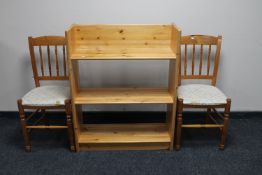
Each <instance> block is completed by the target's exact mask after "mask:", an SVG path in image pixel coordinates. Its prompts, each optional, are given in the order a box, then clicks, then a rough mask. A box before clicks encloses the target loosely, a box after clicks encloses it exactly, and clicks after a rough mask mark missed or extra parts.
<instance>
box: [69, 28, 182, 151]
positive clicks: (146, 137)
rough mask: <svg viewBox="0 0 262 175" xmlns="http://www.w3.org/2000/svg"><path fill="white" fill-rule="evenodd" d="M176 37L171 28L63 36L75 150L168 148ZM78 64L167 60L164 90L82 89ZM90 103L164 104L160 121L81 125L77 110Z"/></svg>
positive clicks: (170, 146)
mask: <svg viewBox="0 0 262 175" xmlns="http://www.w3.org/2000/svg"><path fill="white" fill-rule="evenodd" d="M180 37H181V31H180V30H179V29H178V28H177V27H176V26H175V25H174V24H156V25H142V24H140V25H130V24H129V25H72V26H71V27H70V28H69V29H68V30H67V31H66V38H67V48H68V50H67V54H68V63H69V72H70V86H71V96H72V112H73V124H74V131H75V144H76V149H77V151H82V150H152V149H170V150H172V149H173V142H174V129H175V117H176V112H175V111H176V87H177V76H178V65H179V54H180V53H179V52H180V45H179V44H180ZM79 60H169V75H168V76H169V77H168V86H167V87H165V88H134V87H130V88H123V87H118V88H82V87H80V83H79V79H80V78H79V76H80V73H81V72H79V68H78V63H79ZM156 81H157V80H156ZM93 104H166V105H167V117H166V122H165V123H139V124H138V123H132V124H130V123H129V124H85V123H83V120H82V105H93Z"/></svg>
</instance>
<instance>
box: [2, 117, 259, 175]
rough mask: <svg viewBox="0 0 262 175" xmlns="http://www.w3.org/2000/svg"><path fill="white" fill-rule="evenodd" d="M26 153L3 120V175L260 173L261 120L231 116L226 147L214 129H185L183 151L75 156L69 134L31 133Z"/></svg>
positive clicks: (16, 131) (13, 126)
mask: <svg viewBox="0 0 262 175" xmlns="http://www.w3.org/2000/svg"><path fill="white" fill-rule="evenodd" d="M31 139H32V145H33V150H32V152H31V153H26V152H25V151H24V149H23V140H22V135H21V129H20V124H19V120H18V116H17V115H14V114H13V115H11V114H8V113H6V114H1V115H0V174H1V175H2V174H3V175H5V174H27V175H29V174H64V175H66V174H89V175H93V174H96V175H99V174H121V175H122V174H124V175H127V174H150V175H151V174H185V175H187V174H212V175H213V174H223V175H224V174H250V175H253V174H262V115H261V114H260V115H259V114H255V113H254V114H251V115H249V114H246V115H244V116H240V117H239V116H237V117H232V118H231V121H230V128H229V135H228V142H227V147H226V149H225V150H224V151H220V150H218V147H217V146H218V143H219V132H218V131H217V130H216V129H197V130H195V129H194V130H193V129H187V130H183V146H182V149H181V150H180V151H178V152H177V151H165V150H164V151H93V152H80V153H72V152H70V151H69V150H68V143H67V136H66V132H65V131H63V130H60V131H59V130H56V131H53V130H45V131H43V130H41V131H34V132H32V136H31Z"/></svg>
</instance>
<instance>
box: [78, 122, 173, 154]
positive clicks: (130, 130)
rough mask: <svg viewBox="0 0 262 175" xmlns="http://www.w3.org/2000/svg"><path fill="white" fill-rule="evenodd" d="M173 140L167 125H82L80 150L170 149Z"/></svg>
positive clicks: (79, 140)
mask: <svg viewBox="0 0 262 175" xmlns="http://www.w3.org/2000/svg"><path fill="white" fill-rule="evenodd" d="M170 142H171V138H170V136H169V134H168V129H167V125H166V124H165V123H150V124H144V123H143V124H140V123H139V124H82V125H81V129H80V133H79V137H78V143H79V147H80V150H142V149H147V150H148V149H168V148H169V146H170Z"/></svg>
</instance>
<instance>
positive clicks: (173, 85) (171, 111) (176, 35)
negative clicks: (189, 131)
mask: <svg viewBox="0 0 262 175" xmlns="http://www.w3.org/2000/svg"><path fill="white" fill-rule="evenodd" d="M180 38H181V30H180V29H178V28H177V27H176V26H175V25H174V26H173V28H172V42H171V43H173V51H174V53H176V58H177V59H176V60H170V61H169V75H168V76H169V79H168V91H169V92H170V93H171V95H172V98H173V103H172V104H168V105H167V126H168V133H169V135H170V138H171V141H170V146H169V148H170V150H173V145H174V132H175V125H176V101H177V86H178V83H179V66H180V61H181V60H180V51H181V48H180Z"/></svg>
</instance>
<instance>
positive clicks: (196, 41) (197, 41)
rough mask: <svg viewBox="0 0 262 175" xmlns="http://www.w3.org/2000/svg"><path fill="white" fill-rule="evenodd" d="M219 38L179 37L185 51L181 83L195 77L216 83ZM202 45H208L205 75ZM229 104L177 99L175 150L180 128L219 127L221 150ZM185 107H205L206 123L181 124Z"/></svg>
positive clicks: (180, 76) (223, 144)
mask: <svg viewBox="0 0 262 175" xmlns="http://www.w3.org/2000/svg"><path fill="white" fill-rule="evenodd" d="M221 40H222V37H221V36H218V37H215V36H206V35H189V36H182V37H181V45H185V49H184V50H185V53H184V58H183V60H184V62H183V63H184V65H182V64H180V70H181V68H182V66H183V67H184V71H183V72H184V74H182V71H180V72H179V74H180V75H179V83H180V84H181V80H190V79H193V80H196V79H206V80H210V83H211V85H213V86H215V85H216V78H217V72H218V65H219V57H220V49H221ZM189 45H190V46H192V67H191V71H192V73H191V75H187V71H188V70H187V69H188V67H187V65H186V64H187V54H188V53H187V52H188V49H187V47H188V46H189ZM196 45H200V52H199V53H200V54H199V58H195V52H196V50H195V49H196ZM212 46H213V47H214V48H215V56H214V58H213V59H214V61H213V63H214V64H213V73H212V75H210V67H211V62H212V61H211V50H212ZM203 47H208V53H207V58H206V59H207V67H206V70H207V71H206V75H203V73H202V69H203V66H202V64H203V60H204V57H203V55H204V49H203ZM195 59H199V65H198V69H199V70H198V74H195V71H194V68H195V66H196V65H195V64H194V62H195ZM230 106H231V100H230V99H227V102H226V103H225V104H217V105H194V104H183V99H178V117H177V127H176V145H175V148H176V150H179V149H180V147H181V130H182V128H219V129H220V130H221V131H222V132H221V140H220V144H219V148H220V149H221V150H223V149H224V147H225V140H226V136H227V130H228V120H229V113H230ZM185 108H206V109H207V116H206V119H205V120H206V124H183V109H185ZM215 108H224V116H222V115H221V114H220V113H219V112H218V111H217V110H216V109H215ZM211 109H213V111H214V112H215V113H216V114H217V115H218V116H220V117H221V118H222V120H224V121H223V123H221V122H220V123H219V122H218V121H217V120H215V118H214V117H213V115H211V112H212V111H211ZM209 119H211V121H212V122H213V123H212V124H209V123H208V122H209V121H210V120H209Z"/></svg>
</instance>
